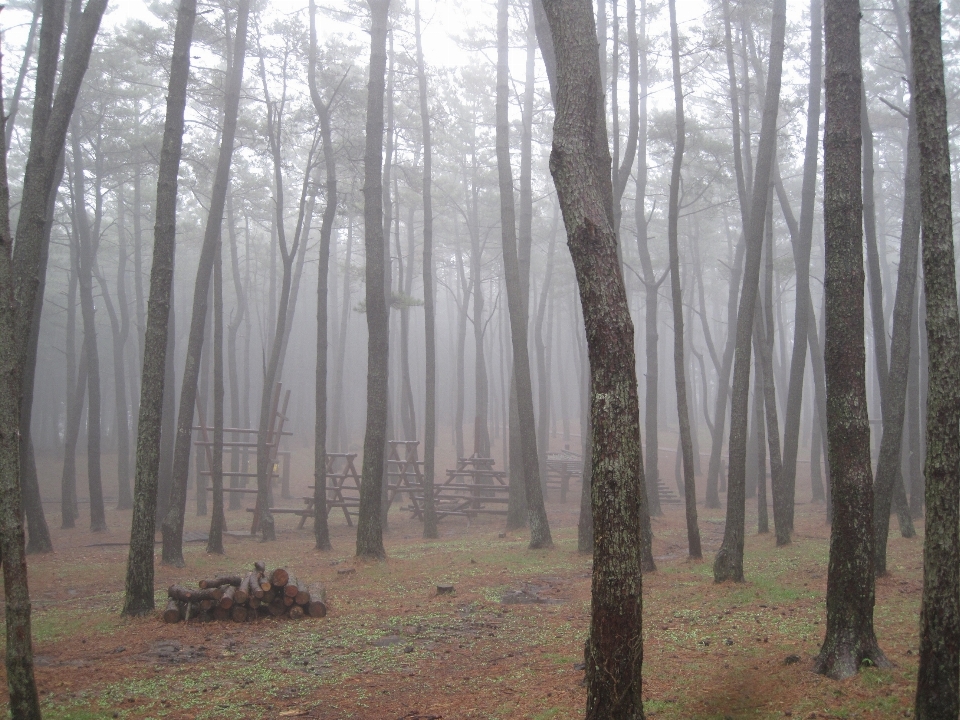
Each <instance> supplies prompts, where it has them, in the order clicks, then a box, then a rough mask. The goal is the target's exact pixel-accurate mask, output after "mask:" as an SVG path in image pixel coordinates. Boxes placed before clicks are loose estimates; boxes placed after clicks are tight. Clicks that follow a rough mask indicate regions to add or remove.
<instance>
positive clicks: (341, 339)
mask: <svg viewBox="0 0 960 720" xmlns="http://www.w3.org/2000/svg"><path fill="white" fill-rule="evenodd" d="M352 274H353V218H352V217H350V216H349V215H348V216H347V248H346V252H345V254H344V258H343V297H342V298H341V300H340V329H339V332H338V333H337V364H336V369H335V371H334V385H333V387H334V390H333V417H334V418H335V420H334V425H333V437H332V441H331V443H330V445H331V447H332V448H333V450H334V452H343V450H344V449H345V447H346V440H345V439H343V425H344V423H343V414H344V412H343V369H344V366H345V364H346V355H347V326H348V325H349V323H350V298H351V289H350V280H351V276H352Z"/></svg>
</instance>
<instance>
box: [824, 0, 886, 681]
mask: <svg viewBox="0 0 960 720" xmlns="http://www.w3.org/2000/svg"><path fill="white" fill-rule="evenodd" d="M824 8H825V23H824V27H825V40H826V75H825V87H826V93H825V100H826V121H825V125H824V136H823V137H824V141H823V149H824V153H823V171H824V193H823V197H824V220H823V224H824V254H825V261H824V264H825V273H824V293H825V302H826V311H825V315H826V323H827V334H826V347H825V352H824V363H825V366H826V375H827V377H826V380H827V430H828V433H827V443H828V444H827V453H828V455H829V458H830V467H831V471H832V473H831V483H830V492H831V494H832V496H833V508H834V518H833V527H832V528H831V532H830V564H829V568H828V570H827V628H826V638H825V639H824V641H823V646H822V647H821V649H820V654H819V656H818V657H817V659H816V662H815V665H814V667H815V670H816V671H817V672H819V673H821V674H824V675H827V676H829V677H832V678H837V679H839V678H845V677H849V676H850V675H855V674H856V673H857V671H858V670H859V669H860V666H861V663H862V662H863V660H869V661H870V662H872V663H874V664H876V665H888V664H889V663H888V662H887V660H886V658H885V656H884V654H883V652H882V651H881V650H880V647H879V645H878V644H877V638H876V635H875V634H874V630H873V606H874V600H875V595H874V574H873V478H872V472H871V459H870V423H869V418H868V417H867V391H866V385H865V381H864V375H865V369H866V355H865V352H866V351H865V348H864V321H863V317H864V307H863V302H864V301H863V284H864V271H863V204H862V199H861V186H860V171H861V164H860V163H861V158H860V149H861V148H860V132H861V125H860V112H861V97H860V95H861V83H862V74H861V73H862V71H861V66H860V28H859V23H860V3H859V0H827V2H826V3H825V5H824Z"/></svg>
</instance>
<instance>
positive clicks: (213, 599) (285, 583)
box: [163, 562, 327, 623]
mask: <svg viewBox="0 0 960 720" xmlns="http://www.w3.org/2000/svg"><path fill="white" fill-rule="evenodd" d="M199 585H200V588H199V589H197V590H194V589H193V588H188V587H184V586H183V585H171V586H170V588H169V589H168V590H167V595H168V596H169V597H170V600H169V602H168V603H167V608H166V610H164V611H163V620H164V622H168V623H175V622H180V621H181V620H188V621H189V620H194V621H197V622H204V621H208V620H233V621H234V622H246V621H248V620H255V619H256V618H257V617H258V616H261V615H269V616H272V617H280V616H283V615H286V616H288V617H290V618H291V619H293V620H299V619H300V618H302V617H303V616H304V615H309V616H310V617H323V616H324V615H326V614H327V605H326V590H325V588H324V586H323V584H322V583H317V584H315V585H311V586H309V587H307V586H306V585H302V584H300V583H299V582H297V579H296V578H295V577H294V576H293V575H291V574H290V573H289V572H288V571H287V570H285V569H283V568H277V569H275V570H271V571H270V572H267V569H266V566H265V565H264V563H262V562H257V563H254V571H253V572H251V573H247V574H246V575H221V576H219V577H215V578H211V579H209V580H201V581H200V583H199Z"/></svg>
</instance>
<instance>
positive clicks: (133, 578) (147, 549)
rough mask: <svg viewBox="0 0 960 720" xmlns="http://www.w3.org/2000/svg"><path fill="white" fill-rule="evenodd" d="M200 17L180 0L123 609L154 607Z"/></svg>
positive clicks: (191, 1) (187, 0)
mask: <svg viewBox="0 0 960 720" xmlns="http://www.w3.org/2000/svg"><path fill="white" fill-rule="evenodd" d="M196 17H197V3H196V0H181V2H180V6H179V9H178V11H177V25H176V30H175V31H174V39H173V54H172V59H171V63H170V81H169V88H168V90H167V115H166V120H165V123H164V129H163V146H162V148H161V152H160V168H159V172H158V177H157V223H156V229H155V233H154V245H153V267H152V269H151V271H150V302H149V309H148V314H147V326H146V337H145V339H144V356H143V376H142V381H141V383H140V416H139V424H138V426H137V474H136V479H135V481H134V489H133V521H132V526H131V530H130V554H129V557H128V560H127V580H126V595H125V598H124V605H123V614H124V615H144V614H146V613H149V612H151V611H152V610H153V607H154V604H153V603H154V600H153V590H154V588H153V572H154V570H153V552H154V548H153V543H154V535H155V532H154V528H155V524H154V523H155V515H156V510H157V486H158V474H159V465H160V427H161V418H162V414H163V404H164V402H163V401H164V395H165V394H170V395H172V394H173V388H172V387H170V388H169V389H168V390H167V393H165V392H164V383H165V379H166V364H167V363H166V355H167V330H168V327H169V321H168V319H169V317H170V315H172V313H170V304H171V288H172V285H173V251H174V246H175V241H176V231H177V174H178V171H179V167H180V154H181V149H182V147H183V116H184V109H185V107H186V101H187V81H188V80H189V77H190V44H191V40H192V39H193V26H194V21H195V20H196Z"/></svg>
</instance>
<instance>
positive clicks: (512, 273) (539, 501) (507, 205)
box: [474, 0, 553, 549]
mask: <svg viewBox="0 0 960 720" xmlns="http://www.w3.org/2000/svg"><path fill="white" fill-rule="evenodd" d="M508 17H509V8H508V4H507V0H498V3H497V128H496V143H497V176H498V179H499V190H500V227H501V232H502V234H503V269H504V275H505V276H506V283H507V306H508V311H509V313H510V337H511V340H512V345H513V380H514V383H515V385H516V389H517V415H518V420H519V422H520V450H521V453H522V457H523V476H524V486H525V490H526V492H525V494H526V498H527V518H528V522H529V523H530V548H531V549H534V548H545V547H552V546H553V540H552V538H551V537H550V525H549V523H548V521H547V511H546V508H545V507H544V504H543V487H542V485H541V478H540V459H539V457H538V454H537V436H536V420H535V417H534V413H533V384H532V382H531V378H530V356H529V354H528V349H527V348H528V345H527V308H526V303H525V302H524V299H523V296H522V287H521V284H520V262H519V258H518V255H517V235H516V232H517V230H516V228H517V221H516V215H515V213H514V200H513V171H512V168H511V165H510V123H509V107H508V103H509V85H508V83H509V58H508V48H509V36H508ZM474 267H475V269H476V270H477V272H478V273H479V270H480V268H479V263H478V264H477V265H475V266H474ZM479 323H480V319H479V317H478V314H477V313H476V312H475V314H474V325H475V326H478V325H479Z"/></svg>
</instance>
